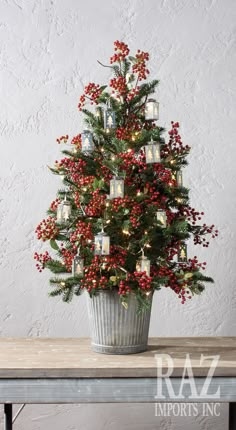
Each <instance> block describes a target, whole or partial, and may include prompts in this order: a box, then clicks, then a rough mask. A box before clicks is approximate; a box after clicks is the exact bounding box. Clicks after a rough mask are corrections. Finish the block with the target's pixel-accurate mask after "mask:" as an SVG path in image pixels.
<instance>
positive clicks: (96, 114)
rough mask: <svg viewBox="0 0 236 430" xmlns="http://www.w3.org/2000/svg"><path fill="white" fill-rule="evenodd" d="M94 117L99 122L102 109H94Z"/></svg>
mask: <svg viewBox="0 0 236 430" xmlns="http://www.w3.org/2000/svg"><path fill="white" fill-rule="evenodd" d="M95 117H96V118H97V119H99V120H101V119H102V108H101V106H96V107H95Z"/></svg>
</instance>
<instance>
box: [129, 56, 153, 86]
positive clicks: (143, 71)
mask: <svg viewBox="0 0 236 430" xmlns="http://www.w3.org/2000/svg"><path fill="white" fill-rule="evenodd" d="M135 58H136V62H135V64H134V65H133V66H132V71H133V73H138V80H139V81H142V80H143V79H147V75H148V74H149V70H148V69H147V67H146V61H148V60H149V53H148V52H143V51H140V49H139V50H138V52H137V54H136V55H135Z"/></svg>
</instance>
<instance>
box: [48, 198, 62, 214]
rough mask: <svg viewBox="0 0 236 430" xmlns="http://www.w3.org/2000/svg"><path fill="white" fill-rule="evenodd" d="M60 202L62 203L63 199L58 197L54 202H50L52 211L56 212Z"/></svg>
mask: <svg viewBox="0 0 236 430" xmlns="http://www.w3.org/2000/svg"><path fill="white" fill-rule="evenodd" d="M60 203H61V200H60V199H58V198H57V199H56V200H53V201H52V203H51V204H50V209H51V211H53V212H56V210H57V208H58V206H59V204H60Z"/></svg>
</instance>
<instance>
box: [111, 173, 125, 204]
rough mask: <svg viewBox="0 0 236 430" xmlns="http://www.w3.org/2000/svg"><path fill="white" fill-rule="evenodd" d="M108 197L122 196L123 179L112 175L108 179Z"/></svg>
mask: <svg viewBox="0 0 236 430" xmlns="http://www.w3.org/2000/svg"><path fill="white" fill-rule="evenodd" d="M109 197H110V199H115V198H116V197H121V198H123V197H124V179H123V178H120V177H119V176H113V178H112V179H111V180H110V196H109Z"/></svg>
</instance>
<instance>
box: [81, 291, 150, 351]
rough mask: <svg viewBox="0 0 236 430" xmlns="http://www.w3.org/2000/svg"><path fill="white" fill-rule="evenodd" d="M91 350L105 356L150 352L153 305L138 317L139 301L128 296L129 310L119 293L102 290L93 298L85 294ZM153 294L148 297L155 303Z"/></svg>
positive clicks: (131, 295) (132, 295) (133, 296)
mask: <svg viewBox="0 0 236 430" xmlns="http://www.w3.org/2000/svg"><path fill="white" fill-rule="evenodd" d="M86 296H87V297H86V299H87V307H88V315H89V323H90V331H91V340H92V350H93V351H96V352H100V353H103V354H133V353H137V352H142V351H146V350H147V342H148V331H149V324H150V315H151V306H150V309H147V310H145V311H144V312H142V313H141V314H139V315H138V314H137V305H138V302H137V299H136V296H135V294H134V293H131V294H130V295H129V300H128V308H127V309H125V307H124V306H123V305H122V304H121V300H120V297H119V295H118V294H117V291H108V290H99V291H98V292H97V294H96V295H95V296H93V297H92V298H91V297H90V296H89V294H88V292H87V291H86ZM152 297H153V295H152V294H150V296H148V300H150V302H151V303H150V304H152Z"/></svg>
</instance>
